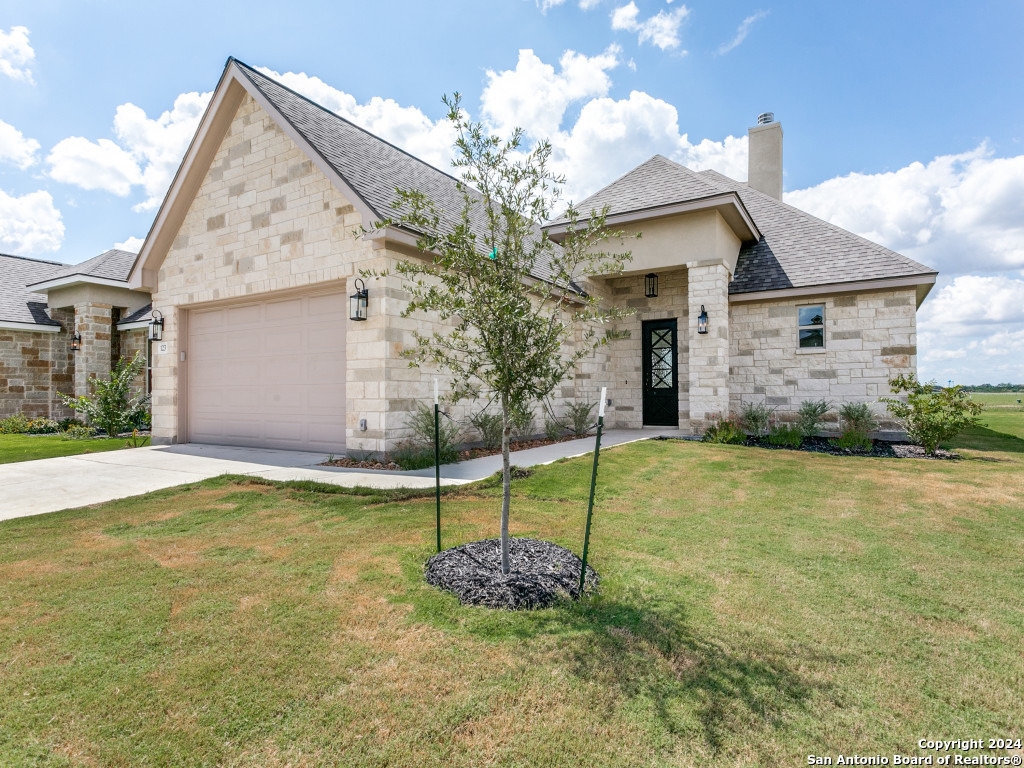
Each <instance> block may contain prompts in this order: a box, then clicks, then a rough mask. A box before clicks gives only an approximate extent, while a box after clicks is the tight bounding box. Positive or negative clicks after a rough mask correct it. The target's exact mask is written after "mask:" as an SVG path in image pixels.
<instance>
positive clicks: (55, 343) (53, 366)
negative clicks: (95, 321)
mask: <svg viewBox="0 0 1024 768" xmlns="http://www.w3.org/2000/svg"><path fill="white" fill-rule="evenodd" d="M51 316H52V317H53V319H54V320H57V321H58V322H61V323H63V324H64V326H65V328H69V327H71V324H72V320H73V315H72V313H71V312H69V311H65V310H54V311H53V312H51ZM74 371H75V359H74V353H73V352H72V351H71V344H70V334H69V333H67V331H61V332H59V333H45V332H38V331H22V330H6V329H0V418H3V417H6V416H13V415H14V414H16V413H24V414H25V415H26V416H29V417H33V418H36V417H46V418H51V419H62V418H65V417H67V416H70V415H71V411H70V410H69V409H67V408H65V407H64V406H63V405H61V404H60V400H59V399H58V397H57V393H58V392H62V393H64V394H71V393H72V392H73V388H74Z"/></svg>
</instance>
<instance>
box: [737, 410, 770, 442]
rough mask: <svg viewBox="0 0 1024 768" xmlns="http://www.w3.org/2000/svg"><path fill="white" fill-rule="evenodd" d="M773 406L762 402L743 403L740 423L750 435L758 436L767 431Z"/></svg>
mask: <svg viewBox="0 0 1024 768" xmlns="http://www.w3.org/2000/svg"><path fill="white" fill-rule="evenodd" d="M773 413H775V409H774V408H769V407H768V406H767V405H765V404H764V403H744V404H743V408H742V409H741V411H740V424H742V425H743V428H744V429H745V430H747V432H749V433H751V434H752V435H756V436H757V437H760V436H761V435H763V434H765V433H766V432H767V431H768V425H769V424H770V423H771V420H772V414H773Z"/></svg>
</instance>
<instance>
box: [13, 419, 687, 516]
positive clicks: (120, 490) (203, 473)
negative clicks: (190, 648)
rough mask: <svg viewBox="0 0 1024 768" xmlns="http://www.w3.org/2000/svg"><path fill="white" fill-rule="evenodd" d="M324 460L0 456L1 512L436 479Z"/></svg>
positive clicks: (149, 451)
mask: <svg viewBox="0 0 1024 768" xmlns="http://www.w3.org/2000/svg"><path fill="white" fill-rule="evenodd" d="M660 435H665V436H673V437H674V436H679V435H680V433H679V432H677V431H675V430H650V429H644V430H628V429H612V430H608V431H607V432H605V433H604V436H603V437H602V440H601V447H602V449H603V448H606V447H611V446H613V445H622V444H623V443H630V442H635V441H637V440H648V439H650V438H652V437H658V436H660ZM593 450H594V438H593V437H589V438H583V439H580V440H571V441H568V442H565V443H555V444H554V445H546V446H543V447H541V448H531V449H529V450H525V451H516V452H515V453H513V454H512V463H513V464H515V465H516V466H520V467H534V466H539V465H541V464H550V463H552V462H554V461H557V460H559V459H563V458H569V457H573V456H582V455H584V454H587V453H590V452H591V451H593ZM325 460H326V456H324V454H322V453H304V452H301V451H276V450H271V449H264V448H236V447H232V446H223V445H200V444H197V443H190V444H186V445H162V446H147V447H146V448H136V449H133V450H124V451H109V452H107V453H90V454H84V455H81V456H62V457H60V458H55V459H39V460H37V461H22V462H16V463H13V464H0V520H9V519H11V518H15V517H25V516H28V515H40V514H43V513H46V512H56V511H57V510H61V509H69V508H72V507H82V506H86V505H89V504H101V503H103V502H107V501H113V500H114V499H122V498H125V497H127V496H137V495H139V494H142V493H149V492H150V491H157V490H160V489H161V488H171V487H173V486H176V485H184V484H186V483H194V482H198V481H200V480H205V479H207V478H210V477H216V476H218V475H226V474H231V475H251V476H253V477H263V478H266V479H268V480H312V481H315V482H318V483H330V484H332V485H340V486H344V487H346V488H352V487H355V486H361V487H364V488H430V487H433V485H434V470H433V469H421V470H416V471H413V472H383V471H367V470H360V469H344V468H340V467H322V466H319V464H320V463H321V462H323V461H325ZM500 469H501V456H500V455H498V456H486V457H484V458H481V459H473V460H471V461H463V462H460V463H458V464H446V465H444V466H443V467H441V484H442V485H461V484H463V483H469V482H473V481H475V480H482V479H483V478H485V477H488V476H490V475H493V474H494V473H495V472H498V471H499V470H500Z"/></svg>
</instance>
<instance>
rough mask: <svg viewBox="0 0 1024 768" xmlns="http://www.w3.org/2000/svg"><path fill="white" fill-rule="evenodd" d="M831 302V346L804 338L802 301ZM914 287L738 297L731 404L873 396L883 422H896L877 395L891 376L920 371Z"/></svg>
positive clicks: (790, 408) (795, 404)
mask: <svg viewBox="0 0 1024 768" xmlns="http://www.w3.org/2000/svg"><path fill="white" fill-rule="evenodd" d="M806 304H824V305H825V348H824V350H822V351H819V350H809V349H801V348H799V346H798V344H797V307H798V306H800V305H806ZM916 307H917V304H916V295H915V291H914V289H912V288H911V289H903V290H889V291H878V292H872V293H860V294H843V295H836V296H829V297H822V298H820V299H815V298H814V297H808V298H801V299H799V300H795V299H792V300H785V301H779V300H776V301H757V302H733V303H732V304H731V305H730V308H729V315H730V325H731V340H730V376H729V383H730V401H729V402H730V408H731V410H732V411H733V412H738V411H739V409H740V407H741V406H742V404H743V403H744V402H751V401H756V402H764V403H767V404H768V405H769V406H771V407H774V408H777V409H778V411H777V413H778V415H779V417H780V418H786V417H787V416H790V415H792V414H793V413H795V411H796V410H797V409H798V408H799V407H800V403H801V402H802V401H804V400H818V399H822V398H823V399H825V400H831V401H832V402H833V403H834V405H835V406H836V407H838V406H839V405H840V404H841V403H843V402H848V401H854V402H866V403H872V404H873V408H874V410H875V411H876V413H877V415H878V416H880V417H882V420H883V422H884V423H883V426H884V427H893V426H894V425H892V423H891V422H890V421H889V420H888V419H886V418H885V409H884V407H882V406H880V405H878V404H877V402H876V401H877V399H878V398H879V397H883V396H885V395H887V394H888V392H889V385H888V380H889V377H890V376H894V375H896V374H898V373H911V372H915V373H916V371H917V310H916Z"/></svg>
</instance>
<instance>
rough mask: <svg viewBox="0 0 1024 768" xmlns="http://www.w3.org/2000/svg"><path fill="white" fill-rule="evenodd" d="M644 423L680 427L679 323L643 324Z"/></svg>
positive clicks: (660, 321) (656, 321) (659, 321)
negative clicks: (677, 335) (677, 325)
mask: <svg viewBox="0 0 1024 768" xmlns="http://www.w3.org/2000/svg"><path fill="white" fill-rule="evenodd" d="M643 334H644V343H643V355H644V424H648V425H650V426H652V427H678V426H679V380H678V377H677V375H676V321H675V320H650V321H648V322H645V323H644V324H643Z"/></svg>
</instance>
